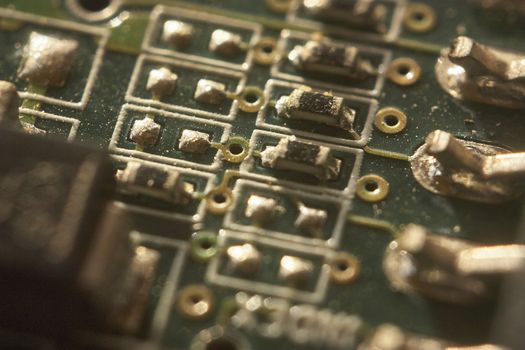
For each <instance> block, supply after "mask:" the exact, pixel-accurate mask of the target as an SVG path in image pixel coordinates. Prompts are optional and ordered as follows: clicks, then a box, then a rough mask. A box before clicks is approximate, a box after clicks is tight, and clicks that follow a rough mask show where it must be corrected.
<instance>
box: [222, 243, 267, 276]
mask: <svg viewBox="0 0 525 350" xmlns="http://www.w3.org/2000/svg"><path fill="white" fill-rule="evenodd" d="M226 254H227V255H228V258H229V262H230V265H231V267H232V268H233V269H234V270H235V271H236V272H239V273H242V274H252V273H254V272H256V271H257V270H258V269H259V266H260V265H261V260H262V254H261V252H259V250H258V249H257V248H256V247H255V246H254V245H253V244H250V243H245V244H242V245H234V246H231V247H229V248H228V249H227V250H226Z"/></svg>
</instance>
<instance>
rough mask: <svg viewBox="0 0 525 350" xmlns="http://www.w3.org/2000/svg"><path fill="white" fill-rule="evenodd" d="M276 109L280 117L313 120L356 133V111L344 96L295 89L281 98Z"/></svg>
mask: <svg viewBox="0 0 525 350" xmlns="http://www.w3.org/2000/svg"><path fill="white" fill-rule="evenodd" d="M275 109H276V110H277V115H278V116H279V117H284V118H290V119H304V120H311V121H314V122H317V123H321V124H326V125H329V126H335V127H338V128H341V129H343V130H346V131H348V132H349V133H351V134H352V135H355V134H356V132H355V130H354V120H355V116H356V111H355V110H354V109H351V108H348V107H346V105H345V101H344V99H343V98H342V97H337V96H332V95H330V94H328V93H324V94H323V93H319V92H311V91H306V90H304V89H295V90H293V91H292V93H291V94H290V95H288V96H282V97H281V98H279V100H278V101H277V103H276V105H275Z"/></svg>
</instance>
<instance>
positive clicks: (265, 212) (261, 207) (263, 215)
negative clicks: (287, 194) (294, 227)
mask: <svg viewBox="0 0 525 350" xmlns="http://www.w3.org/2000/svg"><path fill="white" fill-rule="evenodd" d="M283 212H284V208H283V207H281V206H280V205H279V204H278V203H277V200H275V199H273V198H268V197H262V196H258V195H255V194H252V195H251V196H250V197H249V198H248V203H247V205H246V210H245V211H244V215H245V216H246V217H247V218H250V219H252V220H254V221H255V222H257V223H258V224H261V225H264V224H268V223H270V222H272V221H273V220H274V219H275V218H276V216H277V215H280V214H281V213H283Z"/></svg>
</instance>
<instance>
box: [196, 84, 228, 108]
mask: <svg viewBox="0 0 525 350" xmlns="http://www.w3.org/2000/svg"><path fill="white" fill-rule="evenodd" d="M193 98H194V99H195V100H196V101H199V102H202V103H207V104H211V105H220V104H223V103H224V101H226V98H227V90H226V85H225V84H223V83H219V82H217V81H213V80H208V79H199V82H198V83H197V88H196V89H195V94H194V95H193Z"/></svg>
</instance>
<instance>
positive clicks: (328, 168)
mask: <svg viewBox="0 0 525 350" xmlns="http://www.w3.org/2000/svg"><path fill="white" fill-rule="evenodd" d="M261 159H262V165H263V166H267V167H270V168H276V169H282V170H293V171H297V172H301V173H305V174H311V175H313V176H315V177H316V178H318V179H320V180H334V179H336V178H337V177H338V176H339V172H340V170H341V160H339V159H337V158H335V157H334V155H333V154H332V150H331V149H330V147H327V146H319V145H315V144H312V143H309V142H303V141H297V139H296V138H295V136H290V137H288V138H283V139H281V140H280V141H279V143H278V144H277V145H276V146H268V147H266V149H265V150H264V151H263V152H261Z"/></svg>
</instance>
